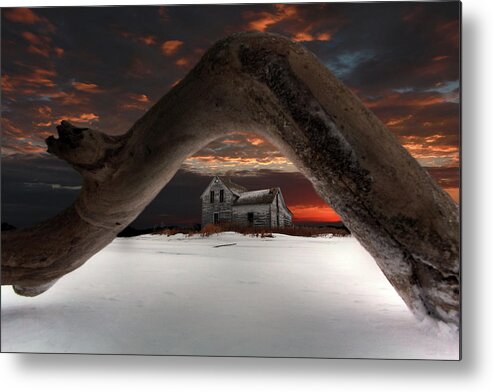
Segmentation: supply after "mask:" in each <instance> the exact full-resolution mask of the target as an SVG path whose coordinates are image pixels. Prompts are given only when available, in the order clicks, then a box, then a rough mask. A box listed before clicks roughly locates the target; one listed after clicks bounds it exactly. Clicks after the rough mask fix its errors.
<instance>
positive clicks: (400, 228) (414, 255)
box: [2, 33, 459, 325]
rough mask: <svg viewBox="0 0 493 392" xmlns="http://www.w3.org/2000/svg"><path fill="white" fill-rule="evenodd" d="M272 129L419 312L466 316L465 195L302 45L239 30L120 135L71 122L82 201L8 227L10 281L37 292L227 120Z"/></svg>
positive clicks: (265, 132) (92, 249) (57, 146)
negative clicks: (451, 188)
mask: <svg viewBox="0 0 493 392" xmlns="http://www.w3.org/2000/svg"><path fill="white" fill-rule="evenodd" d="M232 131H248V132H255V133H258V134H260V135H262V136H264V137H266V138H267V139H269V140H270V141H271V142H272V143H273V144H274V145H276V146H277V147H278V148H279V150H280V151H281V152H282V153H284V154H285V155H286V157H288V158H289V159H291V161H293V162H294V164H295V165H296V166H297V167H298V169H299V170H300V171H301V172H302V173H304V175H305V176H306V177H308V178H309V179H310V181H311V182H312V184H313V185H314V187H315V189H316V190H317V192H318V193H319V194H320V195H321V196H322V197H323V198H324V199H325V200H326V201H327V202H328V203H330V205H331V206H333V208H334V209H335V210H336V211H337V213H338V214H340V216H341V217H342V218H343V220H344V222H345V224H346V225H347V226H348V227H349V229H350V230H351V232H352V233H353V235H354V236H355V237H356V238H357V239H358V240H359V241H360V242H361V244H362V245H363V246H364V247H365V248H366V249H367V250H368V251H369V252H370V254H371V255H372V256H373V257H374V258H375V260H376V262H377V263H378V265H379V267H380V268H381V270H382V271H383V273H384V274H385V275H386V277H387V278H388V280H389V281H390V283H391V284H392V285H393V286H394V287H395V289H396V290H397V292H398V293H399V294H400V296H401V297H402V298H403V299H404V301H405V302H406V304H407V305H408V306H409V308H410V309H411V310H412V311H413V312H414V313H415V314H417V315H418V316H419V317H423V315H430V316H431V317H433V318H435V319H438V320H443V321H446V322H449V323H453V324H456V325H457V324H458V323H459V214H458V207H457V205H456V204H455V203H454V202H453V201H452V200H451V199H450V197H449V196H448V195H447V194H446V193H445V192H444V191H443V190H442V189H440V188H439V187H438V186H437V184H436V183H435V182H434V181H433V180H432V179H431V177H430V176H429V175H428V174H427V172H426V171H425V170H423V169H422V168H421V167H420V166H419V164H418V163H417V162H416V161H415V160H414V159H413V158H412V157H411V156H410V155H409V154H408V152H407V151H406V150H405V149H404V148H403V147H402V146H401V145H400V143H399V141H398V140H397V139H396V138H395V137H394V136H393V135H392V134H391V133H390V132H389V131H388V130H387V129H386V128H385V126H384V125H383V124H382V123H381V122H380V121H379V120H378V118H377V117H376V116H375V115H374V114H373V113H371V112H370V111H369V110H368V109H367V108H366V107H365V106H364V105H363V104H362V103H361V101H360V100H359V99H358V98H357V97H356V96H355V95H354V94H353V93H352V92H351V91H350V90H349V89H348V88H346V87H345V86H344V85H343V84H342V83H341V82H340V81H338V80H337V79H336V78H335V77H334V76H333V75H332V74H331V73H330V72H329V71H328V70H327V69H326V68H325V67H324V66H323V65H322V64H321V63H320V62H319V61H318V60H317V58H316V57H315V56H314V55H313V54H312V53H310V52H308V51H307V50H306V49H304V48H303V47H302V46H300V45H298V44H295V43H292V42H290V41H289V40H287V39H285V38H282V37H280V36H275V35H270V34H260V33H242V34H235V35H233V36H231V37H229V38H226V39H224V40H222V41H220V42H218V43H217V44H215V45H214V46H213V47H212V48H211V49H210V50H209V51H208V52H207V53H206V54H205V55H204V57H203V58H202V60H201V61H200V62H199V64H198V65H197V66H196V67H195V68H194V69H193V70H192V71H191V72H190V73H189V74H188V76H187V77H186V78H185V79H184V80H183V81H182V82H181V83H179V84H178V85H177V86H176V87H174V88H173V89H172V90H171V91H170V92H169V93H167V94H166V95H165V96H164V97H163V98H161V99H160V100H159V102H157V103H156V104H155V105H154V106H153V107H152V108H151V109H150V110H149V111H148V112H147V113H146V114H145V115H144V116H143V117H142V118H140V119H139V120H138V121H137V122H136V123H135V124H134V126H133V127H132V128H131V129H130V130H129V131H128V132H127V133H126V134H124V135H122V136H119V137H111V136H107V135H105V134H103V133H101V132H98V131H95V130H91V129H79V128H75V127H73V126H72V125H70V124H69V123H66V122H62V124H61V125H60V126H59V127H58V134H59V137H58V139H55V138H53V137H50V138H48V139H47V144H48V151H49V152H50V153H52V154H54V155H56V156H58V157H59V158H61V159H64V160H66V161H67V162H69V163H70V164H71V165H72V166H73V167H74V168H75V169H76V170H78V171H79V172H80V173H81V175H82V176H83V179H84V184H83V187H82V190H81V193H80V195H79V197H78V199H77V201H76V202H75V203H74V204H73V205H72V206H71V207H69V208H68V209H67V210H65V211H63V212H62V213H61V214H59V215H58V216H56V217H54V218H53V219H51V220H49V221H47V222H45V223H43V224H41V225H38V226H35V227H32V228H28V229H24V230H16V231H12V232H6V233H2V284H7V285H13V286H14V290H15V291H16V292H17V293H18V294H21V295H28V296H33V295H38V294H40V293H42V292H43V291H45V290H46V289H48V288H49V287H50V286H51V285H52V284H53V283H54V282H55V281H56V280H57V279H59V278H60V277H62V276H63V275H65V274H67V273H68V272H70V271H73V270H74V269H76V268H78V267H80V266H81V265H82V264H83V263H84V262H85V261H86V260H87V259H89V258H90V257H91V256H92V255H94V254H95V253H97V252H98V251H99V250H101V249H103V248H104V247H105V246H106V245H108V244H109V243H110V242H111V241H112V240H113V239H114V238H115V236H116V234H117V233H118V232H119V231H120V230H121V229H122V228H124V227H125V226H126V225H128V224H129V223H130V222H132V221H133V220H134V219H135V218H136V217H137V216H138V215H139V213H140V212H141V211H142V210H143V209H144V207H145V206H146V205H147V204H148V203H150V202H151V200H152V199H153V198H154V197H155V196H156V195H157V193H158V192H159V191H160V190H161V189H162V188H163V186H164V185H166V183H167V182H168V181H169V180H170V179H171V178H172V176H173V175H174V174H175V172H176V171H177V170H178V168H179V167H180V165H181V163H182V162H183V160H184V159H186V158H187V157H188V156H190V155H191V154H193V153H194V152H196V151H198V150H199V149H201V148H202V147H204V146H205V145H207V144H208V143H210V142H211V141H212V140H214V139H216V138H218V137H219V136H223V135H224V134H225V133H227V132H232Z"/></svg>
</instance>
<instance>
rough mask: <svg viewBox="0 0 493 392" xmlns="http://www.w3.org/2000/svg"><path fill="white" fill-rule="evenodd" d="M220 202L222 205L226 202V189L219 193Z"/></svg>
mask: <svg viewBox="0 0 493 392" xmlns="http://www.w3.org/2000/svg"><path fill="white" fill-rule="evenodd" d="M219 202H220V203H222V202H224V189H221V190H220V191H219Z"/></svg>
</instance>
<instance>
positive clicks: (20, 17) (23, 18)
mask: <svg viewBox="0 0 493 392" xmlns="http://www.w3.org/2000/svg"><path fill="white" fill-rule="evenodd" d="M4 14H5V18H7V19H8V20H10V21H11V22H15V23H23V24H34V23H38V22H40V21H41V18H40V17H39V16H38V15H36V14H35V13H34V12H33V11H32V10H31V9H29V8H12V9H8V10H5V11H4Z"/></svg>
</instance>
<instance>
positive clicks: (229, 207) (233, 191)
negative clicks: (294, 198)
mask: <svg viewBox="0 0 493 392" xmlns="http://www.w3.org/2000/svg"><path fill="white" fill-rule="evenodd" d="M201 199H202V227H204V226H206V225H208V224H210V223H213V224H220V223H225V222H228V223H232V224H238V225H241V226H254V227H285V226H291V224H292V218H293V214H292V213H291V211H289V209H288V207H287V206H286V203H285V202H284V198H283V197H282V193H281V189H280V188H270V189H261V190H256V191H248V190H247V189H246V188H245V187H243V186H241V185H238V184H235V183H234V182H232V181H231V180H230V179H228V178H225V177H218V176H216V177H214V178H213V179H212V181H211V182H210V184H209V185H208V186H207V188H206V189H205V191H204V192H203V193H202V196H201Z"/></svg>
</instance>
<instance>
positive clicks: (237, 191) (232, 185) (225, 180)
mask: <svg viewBox="0 0 493 392" xmlns="http://www.w3.org/2000/svg"><path fill="white" fill-rule="evenodd" d="M219 178H220V179H221V181H222V182H223V184H224V185H226V186H227V187H228V188H229V190H230V191H231V192H233V193H234V194H236V195H238V196H239V195H241V194H242V193H244V192H246V191H247V190H248V189H246V188H245V187H244V186H241V185H239V184H236V183H234V182H233V181H231V180H230V179H229V178H227V177H219Z"/></svg>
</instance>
